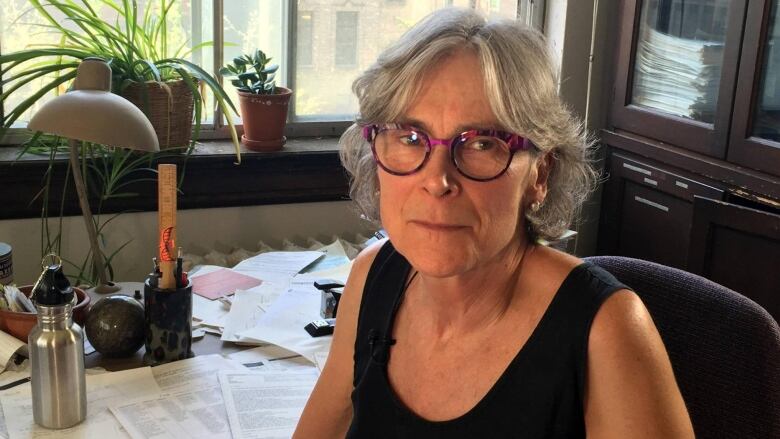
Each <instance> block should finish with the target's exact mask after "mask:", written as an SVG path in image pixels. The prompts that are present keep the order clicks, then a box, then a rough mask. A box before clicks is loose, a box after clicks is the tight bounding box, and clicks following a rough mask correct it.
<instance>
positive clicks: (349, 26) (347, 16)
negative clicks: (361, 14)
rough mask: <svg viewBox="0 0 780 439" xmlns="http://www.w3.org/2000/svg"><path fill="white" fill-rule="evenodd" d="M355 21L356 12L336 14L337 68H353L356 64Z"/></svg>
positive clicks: (356, 17) (356, 24)
mask: <svg viewBox="0 0 780 439" xmlns="http://www.w3.org/2000/svg"><path fill="white" fill-rule="evenodd" d="M357 19H358V13H357V12H354V11H338V12H336V65H337V66H339V67H353V66H354V65H355V64H356V63H357V33H358V30H357V26H358V23H357Z"/></svg>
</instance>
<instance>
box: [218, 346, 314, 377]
mask: <svg viewBox="0 0 780 439" xmlns="http://www.w3.org/2000/svg"><path fill="white" fill-rule="evenodd" d="M228 358H230V359H231V360H236V361H238V362H239V363H241V364H243V365H244V367H246V368H248V369H251V370H261V369H262V370H276V371H280V370H293V369H307V370H311V368H312V365H311V362H310V361H309V360H307V359H306V358H304V357H302V356H301V355H299V354H296V353H295V352H291V351H288V350H287V349H284V348H280V347H279V346H274V345H272V344H269V345H264V346H258V347H256V348H252V349H244V350H243V351H238V352H234V353H232V354H230V355H228Z"/></svg>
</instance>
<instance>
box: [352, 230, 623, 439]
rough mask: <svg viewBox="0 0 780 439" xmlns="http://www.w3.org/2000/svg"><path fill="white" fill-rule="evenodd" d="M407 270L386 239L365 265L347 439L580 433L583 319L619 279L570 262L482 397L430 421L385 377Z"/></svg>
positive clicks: (564, 435)
mask: <svg viewBox="0 0 780 439" xmlns="http://www.w3.org/2000/svg"><path fill="white" fill-rule="evenodd" d="M410 269H411V267H410V265H409V262H408V261H407V260H406V259H405V258H404V257H403V256H401V254H399V253H398V252H397V251H396V250H395V248H393V246H392V244H391V243H390V242H387V243H386V244H385V245H384V246H383V247H382V248H381V249H380V251H379V253H378V254H377V256H376V259H375V260H374V263H373V264H372V266H371V269H370V270H369V272H368V276H367V278H366V286H365V289H364V291H363V299H362V302H361V304H360V314H359V316H358V327H357V336H356V339H355V357H354V360H355V371H354V382H353V385H354V390H353V391H352V407H353V417H352V424H351V425H350V427H349V431H348V432H347V438H371V439H374V438H448V439H449V438H487V437H489V438H584V437H585V422H584V413H583V389H584V385H585V365H586V354H587V348H588V334H589V332H590V325H591V322H592V321H593V317H594V316H595V314H596V311H597V310H598V308H599V306H600V305H601V303H602V302H603V301H604V300H605V299H606V298H607V297H609V296H610V295H611V294H612V293H614V292H615V291H617V290H619V289H622V288H626V286H624V285H622V284H621V283H620V282H618V281H617V279H615V278H614V277H613V276H612V275H610V274H609V273H607V272H606V271H604V270H602V269H601V268H598V267H596V266H594V265H591V264H590V263H587V262H586V263H583V264H580V265H578V266H577V267H575V268H574V269H573V270H572V271H571V273H570V274H569V275H568V276H567V277H566V279H565V280H564V281H563V283H562V284H561V286H560V288H559V289H558V292H557V293H556V295H555V297H554V298H553V300H552V302H551V303H550V305H549V307H548V308H547V311H546V312H545V313H544V315H543V316H542V318H541V320H540V321H539V323H538V325H537V327H536V328H535V329H534V331H533V333H532V334H531V336H530V337H529V338H528V340H527V341H526V343H525V345H524V346H523V347H522V349H520V351H519V352H518V353H517V355H516V356H515V358H514V359H513V360H512V361H511V362H510V363H509V366H507V368H506V370H504V372H503V374H502V375H501V376H500V377H499V379H498V380H497V381H496V383H495V384H494V385H493V387H492V388H491V389H490V390H489V391H488V393H487V394H486V395H485V396H484V398H482V400H481V401H479V402H478V403H477V404H476V406H474V408H472V409H471V410H469V411H468V412H467V413H466V414H464V415H462V416H460V417H458V418H455V419H451V420H447V421H436V422H434V421H428V420H425V419H423V418H421V417H420V416H418V415H416V414H415V413H414V412H412V411H411V410H409V409H408V408H407V407H406V406H405V405H404V404H403V402H401V401H400V400H399V399H398V397H397V396H396V394H395V393H394V391H393V389H392V388H391V387H390V384H389V381H388V378H387V360H388V359H389V356H390V354H391V346H392V344H394V343H395V341H394V340H392V339H391V338H390V335H391V334H392V327H393V322H394V320H395V315H396V311H397V310H398V306H399V304H400V303H401V300H402V296H403V292H404V288H405V282H406V280H407V277H408V274H409V271H410ZM474 360H475V361H479V358H475V359H474ZM452 379H453V380H457V379H458V377H452Z"/></svg>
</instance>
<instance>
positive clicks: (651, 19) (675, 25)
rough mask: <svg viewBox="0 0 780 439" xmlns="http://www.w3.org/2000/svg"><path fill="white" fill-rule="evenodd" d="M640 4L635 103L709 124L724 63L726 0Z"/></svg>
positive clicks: (659, 0)
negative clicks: (641, 5)
mask: <svg viewBox="0 0 780 439" xmlns="http://www.w3.org/2000/svg"><path fill="white" fill-rule="evenodd" d="M643 3H644V4H643V7H642V12H641V14H642V15H641V18H640V26H639V41H638V43H637V48H636V60H635V65H634V69H635V70H634V87H633V94H632V101H633V103H634V104H636V105H641V106H646V107H651V108H653V109H656V110H659V111H662V112H665V113H669V114H673V115H676V116H682V117H686V118H690V119H696V120H700V121H703V122H708V123H712V121H713V119H714V116H715V106H716V104H717V99H718V88H719V86H720V76H721V66H722V64H723V46H724V42H725V39H726V19H727V16H728V6H729V2H728V0H713V1H706V2H701V1H694V2H692V1H685V0H648V1H646V2H643Z"/></svg>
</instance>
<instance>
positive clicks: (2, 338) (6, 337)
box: [0, 331, 27, 372]
mask: <svg viewBox="0 0 780 439" xmlns="http://www.w3.org/2000/svg"><path fill="white" fill-rule="evenodd" d="M22 348H24V352H25V355H26V350H27V344H25V343H24V342H22V341H20V340H19V339H18V338H16V337H14V336H13V335H11V334H8V333H6V332H4V331H0V367H2V368H0V372H2V371H4V370H5V369H6V367H8V363H9V362H10V361H11V359H12V358H13V357H14V355H16V353H17V352H19V350H20V349H22Z"/></svg>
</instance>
